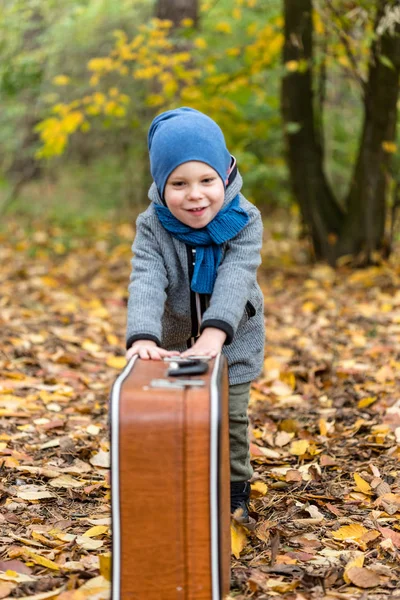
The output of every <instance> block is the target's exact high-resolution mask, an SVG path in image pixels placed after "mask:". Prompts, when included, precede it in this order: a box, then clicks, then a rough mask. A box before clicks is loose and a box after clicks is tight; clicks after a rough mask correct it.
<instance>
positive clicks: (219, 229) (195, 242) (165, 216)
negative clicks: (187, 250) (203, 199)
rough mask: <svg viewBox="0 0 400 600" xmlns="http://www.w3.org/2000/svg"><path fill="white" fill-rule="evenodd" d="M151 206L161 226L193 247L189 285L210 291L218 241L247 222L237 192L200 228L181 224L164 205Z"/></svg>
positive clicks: (218, 254) (218, 258)
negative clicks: (194, 260)
mask: <svg viewBox="0 0 400 600" xmlns="http://www.w3.org/2000/svg"><path fill="white" fill-rule="evenodd" d="M154 208H155V209H156V212H157V216H158V218H159V219H160V222H161V225H162V226H163V227H164V229H166V230H167V231H169V233H170V234H171V235H173V237H175V238H176V239H178V240H180V241H181V242H184V243H185V244H187V245H188V246H191V247H193V248H196V262H195V265H194V273H193V277H192V281H191V289H192V290H193V291H194V292H198V293H199V294H212V291H213V289H214V283H215V279H216V277H217V269H218V267H219V263H220V261H221V256H222V244H223V243H224V242H226V241H228V240H230V239H232V238H233V237H235V235H237V234H238V233H239V231H241V230H242V229H243V227H245V226H246V225H247V223H248V222H249V215H248V214H247V213H246V211H245V210H243V208H240V206H239V194H238V195H237V196H236V197H235V198H234V199H233V200H232V202H230V203H229V204H227V205H226V206H225V207H224V208H222V209H221V210H220V211H219V212H218V213H217V214H216V215H215V217H214V218H213V220H212V221H210V223H209V224H208V225H206V226H205V227H202V228H201V229H193V227H189V225H185V224H184V223H182V222H181V221H179V219H177V218H176V217H174V215H173V214H172V213H171V212H170V210H169V209H168V208H167V207H166V206H161V205H160V204H155V205H154Z"/></svg>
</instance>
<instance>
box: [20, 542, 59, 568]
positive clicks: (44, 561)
mask: <svg viewBox="0 0 400 600" xmlns="http://www.w3.org/2000/svg"><path fill="white" fill-rule="evenodd" d="M24 554H25V555H27V556H28V557H29V558H30V559H31V560H32V561H33V562H34V563H36V564H37V565H41V566H42V567H46V569H52V570H53V571H59V569H60V566H59V565H57V564H56V563H55V562H53V561H52V560H49V559H48V558H45V557H44V556H40V554H36V553H35V552H32V550H29V548H24Z"/></svg>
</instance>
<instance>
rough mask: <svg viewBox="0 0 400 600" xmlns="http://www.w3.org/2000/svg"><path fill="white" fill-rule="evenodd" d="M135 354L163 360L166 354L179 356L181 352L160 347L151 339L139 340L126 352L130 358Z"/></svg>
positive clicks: (126, 355) (127, 357) (148, 358)
mask: <svg viewBox="0 0 400 600" xmlns="http://www.w3.org/2000/svg"><path fill="white" fill-rule="evenodd" d="M135 355H137V356H138V357H139V358H142V359H143V360H162V359H163V358H165V357H166V356H179V352H176V351H175V350H164V348H159V347H158V346H157V344H156V343H155V342H152V341H151V340H137V341H136V342H135V343H134V344H133V346H131V347H130V348H129V350H128V351H127V352H126V354H125V358H126V360H130V359H131V358H132V356H135Z"/></svg>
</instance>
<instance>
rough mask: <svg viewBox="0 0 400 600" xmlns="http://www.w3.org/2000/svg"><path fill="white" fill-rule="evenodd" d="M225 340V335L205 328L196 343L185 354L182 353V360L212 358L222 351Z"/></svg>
mask: <svg viewBox="0 0 400 600" xmlns="http://www.w3.org/2000/svg"><path fill="white" fill-rule="evenodd" d="M225 340H226V333H224V332H223V331H222V330H221V329H217V328H216V327H206V329H205V330H204V331H203V333H202V334H201V336H200V337H199V339H198V340H197V342H196V343H195V344H194V345H193V346H192V347H191V348H189V349H188V350H185V352H182V354H181V356H182V358H187V357H189V356H211V358H214V357H215V356H217V354H219V353H220V352H221V350H222V346H223V345H224V342H225Z"/></svg>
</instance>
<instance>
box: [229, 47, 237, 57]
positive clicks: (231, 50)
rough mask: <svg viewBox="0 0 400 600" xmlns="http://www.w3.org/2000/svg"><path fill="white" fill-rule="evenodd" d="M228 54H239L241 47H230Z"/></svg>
mask: <svg viewBox="0 0 400 600" xmlns="http://www.w3.org/2000/svg"><path fill="white" fill-rule="evenodd" d="M226 54H227V56H239V54H240V48H228V49H227V50H226Z"/></svg>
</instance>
